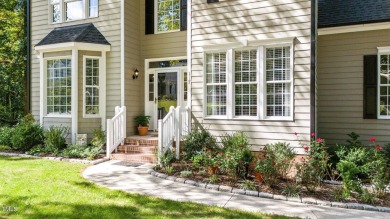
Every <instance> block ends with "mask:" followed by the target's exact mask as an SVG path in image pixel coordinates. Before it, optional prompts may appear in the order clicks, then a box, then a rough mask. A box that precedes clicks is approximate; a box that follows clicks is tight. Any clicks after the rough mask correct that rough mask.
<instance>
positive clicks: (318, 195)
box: [155, 162, 390, 207]
mask: <svg viewBox="0 0 390 219" xmlns="http://www.w3.org/2000/svg"><path fill="white" fill-rule="evenodd" d="M171 165H172V167H173V172H171V173H167V171H166V169H164V168H156V169H155V170H156V171H157V172H159V173H163V174H166V175H168V176H174V177H178V178H179V177H180V178H185V179H189V180H193V181H196V182H202V183H210V177H212V175H210V174H207V173H206V171H204V170H200V169H196V168H192V165H191V163H190V162H175V163H172V164H171ZM190 169H191V170H190ZM182 171H190V172H191V173H192V174H191V175H189V176H183V175H182V174H181V172H182ZM215 176H216V177H217V178H218V181H216V182H212V184H217V185H221V186H230V187H232V188H236V189H244V188H245V185H244V180H242V179H235V178H234V177H231V176H228V175H226V174H222V173H217V174H215ZM247 181H250V182H253V183H254V185H255V188H254V190H255V191H259V192H265V193H270V194H274V195H283V196H287V197H299V198H301V199H302V198H314V199H317V200H322V201H329V202H344V203H351V202H353V203H362V204H373V205H376V206H381V207H390V194H389V193H386V194H385V195H384V196H382V197H377V198H375V200H374V202H373V203H367V202H365V201H364V200H362V199H359V198H356V196H351V197H349V198H342V195H341V188H342V185H341V182H339V181H337V182H338V183H339V184H340V185H335V184H336V183H333V184H329V183H325V182H324V183H321V185H320V186H319V187H317V188H316V189H315V191H308V190H307V189H305V188H303V187H302V188H299V191H291V189H290V190H288V189H286V188H288V187H289V186H290V185H292V184H294V182H293V181H292V180H280V181H279V182H278V183H277V184H274V185H273V186H271V187H270V186H267V185H265V184H264V183H257V182H255V180H254V176H252V175H251V176H250V177H248V179H247ZM247 190H250V189H247ZM286 190H287V191H286ZM289 192H290V195H289V194H288V193H289ZM291 193H294V194H291Z"/></svg>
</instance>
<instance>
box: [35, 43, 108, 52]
mask: <svg viewBox="0 0 390 219" xmlns="http://www.w3.org/2000/svg"><path fill="white" fill-rule="evenodd" d="M72 49H78V50H87V51H105V52H109V51H111V46H110V45H103V44H93V43H79V42H68V43H57V44H49V45H43V46H35V50H36V51H39V52H57V51H64V50H72Z"/></svg>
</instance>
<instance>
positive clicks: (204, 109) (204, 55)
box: [203, 49, 231, 119]
mask: <svg viewBox="0 0 390 219" xmlns="http://www.w3.org/2000/svg"><path fill="white" fill-rule="evenodd" d="M210 53H226V83H218V84H215V85H224V84H226V96H227V98H226V115H207V82H206V68H207V66H206V55H207V54H210ZM230 55H231V51H230V52H229V51H228V50H223V49H221V50H209V51H207V52H206V51H205V52H204V53H203V63H204V65H203V78H204V80H203V115H204V118H205V119H227V118H229V117H230V116H229V115H231V109H229V108H231V107H229V106H231V103H230V102H229V100H230V99H231V98H229V97H230V96H231V90H230V91H229V83H231V82H230V81H231V80H229V79H230V78H229V72H230V71H231V70H230V64H229V59H230V58H229V56H230ZM229 110H230V111H229Z"/></svg>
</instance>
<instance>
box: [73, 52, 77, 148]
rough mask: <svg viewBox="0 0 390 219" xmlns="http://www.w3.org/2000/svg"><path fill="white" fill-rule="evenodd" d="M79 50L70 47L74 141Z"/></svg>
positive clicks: (74, 134) (74, 137)
mask: <svg viewBox="0 0 390 219" xmlns="http://www.w3.org/2000/svg"><path fill="white" fill-rule="evenodd" d="M78 57H79V51H78V50H77V49H72V142H73V144H75V143H76V134H77V132H78V110H79V107H78V101H79V95H78V86H79V83H78V62H79V59H78Z"/></svg>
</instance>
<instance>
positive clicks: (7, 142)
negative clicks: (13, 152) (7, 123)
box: [0, 127, 14, 147]
mask: <svg viewBox="0 0 390 219" xmlns="http://www.w3.org/2000/svg"><path fill="white" fill-rule="evenodd" d="M13 132H14V128H12V127H1V128H0V145H2V146H7V147H11V145H12V142H11V137H12V133H13Z"/></svg>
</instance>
